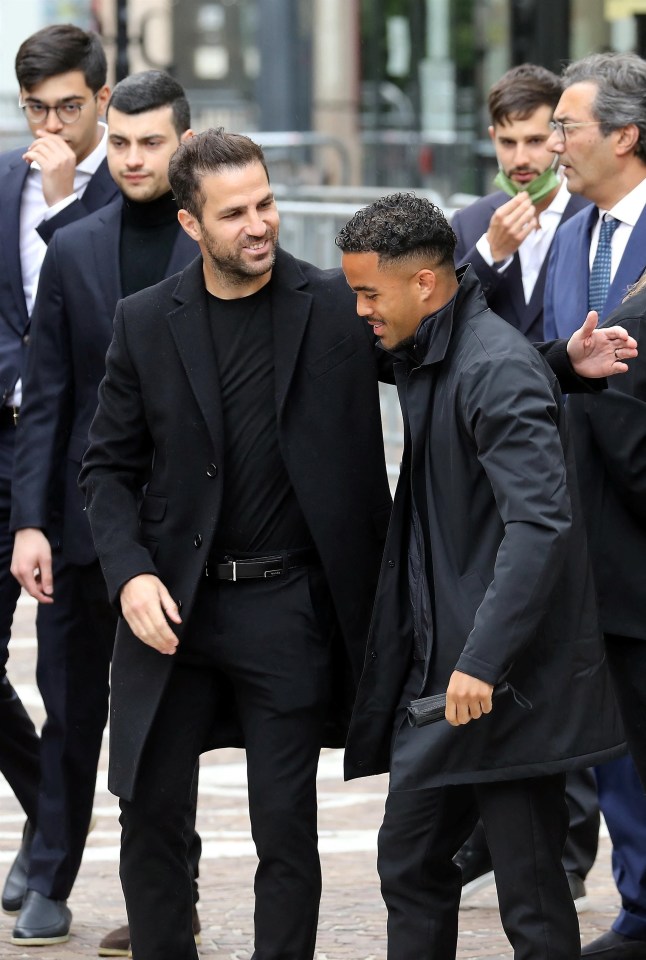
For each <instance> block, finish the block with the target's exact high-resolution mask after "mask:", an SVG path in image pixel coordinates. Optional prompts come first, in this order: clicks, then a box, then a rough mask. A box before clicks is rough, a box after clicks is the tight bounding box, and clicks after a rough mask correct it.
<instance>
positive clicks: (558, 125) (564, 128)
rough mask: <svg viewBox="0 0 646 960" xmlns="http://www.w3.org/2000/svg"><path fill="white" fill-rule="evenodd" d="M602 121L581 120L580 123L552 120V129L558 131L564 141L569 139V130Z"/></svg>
mask: <svg viewBox="0 0 646 960" xmlns="http://www.w3.org/2000/svg"><path fill="white" fill-rule="evenodd" d="M595 123H601V120H580V121H579V122H578V123H569V122H568V121H567V120H566V121H565V122H563V121H561V120H550V124H549V126H550V130H551V131H552V133H558V135H559V137H560V138H561V140H563V142H565V141H566V140H567V132H568V130H574V129H575V128H576V127H588V126H590V125H591V124H595Z"/></svg>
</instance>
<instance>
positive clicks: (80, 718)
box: [27, 557, 116, 900]
mask: <svg viewBox="0 0 646 960" xmlns="http://www.w3.org/2000/svg"><path fill="white" fill-rule="evenodd" d="M37 629H38V668H37V679H38V687H39V689H40V692H41V695H42V698H43V702H44V705H45V710H46V713H47V719H46V721H45V725H44V727H43V732H42V744H41V765H42V775H41V784H40V792H39V798H38V827H37V830H36V835H35V837H34V841H33V844H32V853H31V861H30V868H29V878H28V883H27V885H28V888H29V889H30V890H37V891H38V892H39V893H41V894H42V895H43V896H45V897H49V898H51V899H54V900H65V899H67V897H68V896H69V894H70V892H71V889H72V887H73V885H74V881H75V879H76V875H77V873H78V870H79V867H80V864H81V858H82V856H83V850H84V848H85V841H86V838H87V832H88V827H89V823H90V819H91V816H92V803H93V800H94V790H95V786H96V772H97V767H98V762H99V754H100V751H101V743H102V738H103V730H104V727H105V724H106V720H107V712H108V697H109V672H110V658H111V656H112V647H113V644H114V634H115V629H116V613H115V611H114V609H113V607H112V606H111V604H110V603H109V601H108V595H107V590H106V587H105V582H104V580H103V576H102V574H101V570H100V568H99V564H98V562H97V563H95V564H91V565H89V566H87V567H77V566H74V565H71V564H67V563H65V562H63V561H61V559H60V558H59V557H55V562H54V603H53V604H51V605H43V606H41V607H40V608H39V611H38V617H37Z"/></svg>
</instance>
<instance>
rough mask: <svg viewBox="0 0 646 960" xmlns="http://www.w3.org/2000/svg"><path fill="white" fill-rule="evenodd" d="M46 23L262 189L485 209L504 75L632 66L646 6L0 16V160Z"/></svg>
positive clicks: (235, 7) (343, 5) (645, 35)
mask: <svg viewBox="0 0 646 960" xmlns="http://www.w3.org/2000/svg"><path fill="white" fill-rule="evenodd" d="M55 22H73V23H76V24H78V25H79V26H82V27H84V28H93V29H95V30H97V31H98V32H99V33H100V34H101V36H102V37H103V39H104V42H105V47H106V50H107V52H108V55H109V57H110V63H111V74H112V75H111V81H112V82H114V80H115V79H120V78H121V77H123V76H125V75H126V74H127V73H128V72H133V71H136V70H141V69H145V68H147V67H150V66H156V67H163V68H165V69H167V70H169V71H170V72H171V73H172V74H173V75H174V76H176V77H177V79H178V80H179V81H180V82H181V83H182V84H183V85H184V87H185V88H186V90H187V91H188V93H189V99H190V101H191V104H192V107H193V113H194V126H195V128H196V129H203V128H204V127H206V126H210V125H224V126H225V127H227V128H228V129H231V130H238V131H246V132H262V133H263V137H261V138H258V139H260V140H261V141H262V143H263V145H264V146H265V147H266V149H267V152H268V155H269V158H270V161H271V164H272V174H273V179H274V181H275V182H280V183H284V184H286V185H290V186H294V187H302V188H307V189H308V191H309V192H310V193H312V194H313V195H314V194H315V193H316V190H314V189H313V188H318V187H335V188H339V191H338V194H337V196H338V199H344V191H345V190H346V188H348V187H356V186H358V185H361V186H363V187H384V186H385V187H408V188H427V189H431V190H435V191H437V192H438V193H439V194H440V195H441V196H442V197H443V198H445V199H446V198H449V197H452V196H453V195H454V194H460V193H467V194H482V193H486V192H487V191H488V190H489V189H490V188H491V179H492V176H493V174H494V173H495V170H494V169H493V167H494V161H493V154H492V151H491V150H490V147H489V141H488V137H487V136H486V130H487V116H486V96H487V91H488V89H489V87H490V86H491V84H492V83H493V82H495V81H496V80H497V79H498V78H499V77H500V75H501V74H502V73H503V72H504V71H505V70H507V69H508V68H509V67H510V66H513V65H515V64H518V63H522V62H523V61H526V60H529V61H533V62H535V63H540V64H542V65H544V66H546V67H549V68H551V69H553V70H555V71H557V72H559V71H560V69H561V66H562V64H563V62H564V61H567V60H570V59H576V58H578V57H580V56H583V55H585V54H587V53H590V52H592V51H596V50H635V51H637V52H638V53H640V54H642V55H644V53H645V52H646V0H2V4H0V137H1V141H0V147H2V148H3V149H5V148H7V147H8V146H12V145H14V144H17V143H20V142H22V141H23V139H24V127H23V125H22V120H21V117H20V116H19V113H18V109H17V90H16V82H15V77H14V73H13V60H14V56H15V53H16V50H17V48H18V46H19V44H20V42H21V41H22V40H23V39H24V38H25V37H27V36H28V35H29V34H30V33H32V32H34V31H35V30H37V29H39V28H40V27H42V26H45V25H47V24H50V23H55ZM382 192H383V191H382ZM356 196H357V194H356V191H350V192H349V193H348V199H350V200H351V202H354V200H355V198H356Z"/></svg>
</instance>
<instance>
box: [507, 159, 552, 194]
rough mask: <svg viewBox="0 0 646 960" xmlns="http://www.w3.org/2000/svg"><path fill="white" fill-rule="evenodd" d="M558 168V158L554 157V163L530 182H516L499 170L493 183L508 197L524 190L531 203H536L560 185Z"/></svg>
mask: <svg viewBox="0 0 646 960" xmlns="http://www.w3.org/2000/svg"><path fill="white" fill-rule="evenodd" d="M557 168H558V158H556V159H555V163H553V164H552V165H551V166H549V167H548V168H547V170H544V171H543V173H541V175H540V176H538V177H536V179H535V180H532V181H530V183H516V181H515V180H512V179H511V177H508V176H507V174H506V173H505V172H504V170H499V171H498V173H497V175H496V178H495V180H494V184H495V185H496V186H497V187H498V188H499V189H500V190H504V191H505V193H508V194H509V196H510V197H515V196H516V194H517V193H520V192H521V190H525V191H526V193H528V194H529V197H530V200H531V201H532V203H538V202H539V200H542V199H543V197H546V196H547V195H548V193H551V192H552V191H553V190H556V189H557V188H558V187H560V186H561V181H560V180H559V178H558V175H557V173H556V170H557Z"/></svg>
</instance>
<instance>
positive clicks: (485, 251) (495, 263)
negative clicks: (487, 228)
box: [476, 233, 514, 273]
mask: <svg viewBox="0 0 646 960" xmlns="http://www.w3.org/2000/svg"><path fill="white" fill-rule="evenodd" d="M476 250H477V251H478V253H479V254H480V256H481V257H482V259H483V260H484V262H485V263H486V264H487V266H488V267H493V268H494V270H497V271H498V273H503V272H504V271H505V270H506V269H507V267H508V266H509V264H510V263H511V261H512V260H513V259H514V258H513V257H507V259H506V260H494V258H493V256H492V254H491V247H490V245H489V241H488V240H487V234H486V233H483V235H482V236H481V237H480V239H479V240H478V242H477V243H476Z"/></svg>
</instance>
